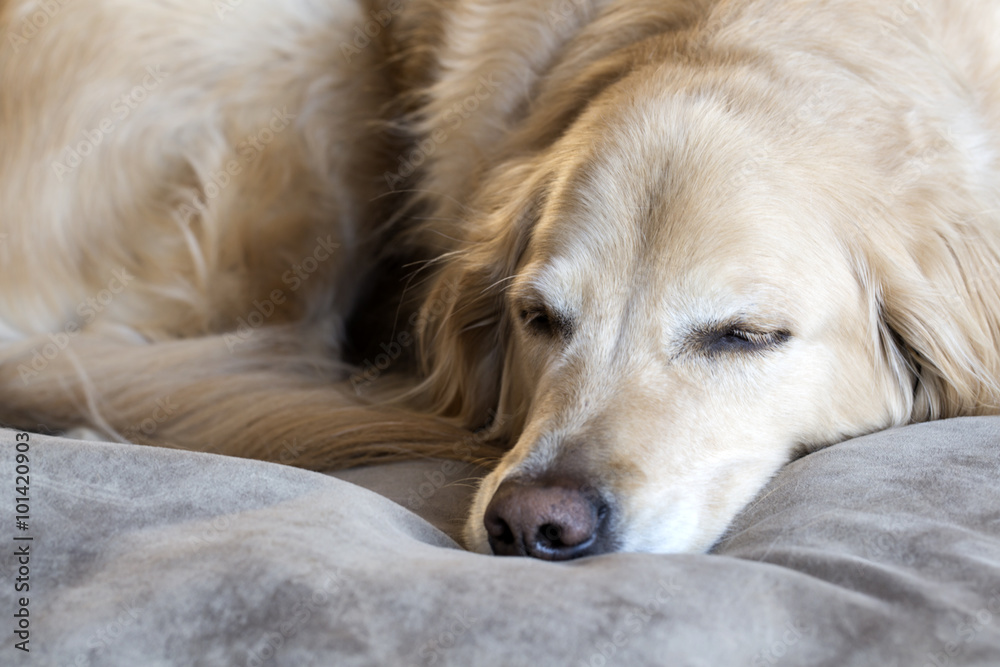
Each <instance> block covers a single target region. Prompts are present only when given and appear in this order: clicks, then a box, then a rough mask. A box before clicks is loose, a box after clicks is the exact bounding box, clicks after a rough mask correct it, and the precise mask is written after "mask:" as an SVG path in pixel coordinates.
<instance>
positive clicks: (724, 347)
mask: <svg viewBox="0 0 1000 667" xmlns="http://www.w3.org/2000/svg"><path fill="white" fill-rule="evenodd" d="M791 337H792V336H791V333H789V332H788V331H786V330H784V329H776V330H764V329H760V328H757V327H756V326H754V325H751V324H749V323H747V322H742V321H735V322H729V323H725V324H715V325H709V326H706V327H702V328H700V329H699V330H697V331H696V332H695V333H694V335H693V336H692V340H693V341H694V343H695V349H697V350H698V351H700V352H702V353H704V354H707V355H709V356H718V355H723V354H725V355H731V354H758V353H763V352H768V351H771V350H774V349H776V348H778V347H780V346H782V345H784V344H785V343H787V342H788V341H789V339H791Z"/></svg>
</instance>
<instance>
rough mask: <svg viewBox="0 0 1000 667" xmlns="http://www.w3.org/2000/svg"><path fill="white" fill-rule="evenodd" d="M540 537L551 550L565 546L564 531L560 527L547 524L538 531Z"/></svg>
mask: <svg viewBox="0 0 1000 667" xmlns="http://www.w3.org/2000/svg"><path fill="white" fill-rule="evenodd" d="M538 535H539V537H540V538H541V540H540V541H541V542H542V543H543V544H546V545H547V546H549V547H550V548H553V547H561V546H563V543H562V530H560V528H559V526H556V525H553V524H551V523H547V524H545V525H544V526H542V527H541V528H540V529H539V530H538Z"/></svg>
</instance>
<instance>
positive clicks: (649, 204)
mask: <svg viewBox="0 0 1000 667" xmlns="http://www.w3.org/2000/svg"><path fill="white" fill-rule="evenodd" d="M225 8H228V9H227V11H224V12H222V13H220V10H219V6H215V7H212V6H210V5H209V4H207V3H194V2H187V1H180V0H175V1H174V2H169V3H160V4H158V5H157V6H156V7H145V6H143V7H133V6H131V5H129V6H125V5H124V4H123V3H119V2H112V1H110V0H102V1H100V2H96V3H90V4H89V5H88V6H79V5H76V4H70V5H66V6H65V7H62V8H60V9H59V10H58V12H56V13H55V14H54V15H52V16H50V17H49V20H48V22H47V25H46V26H44V27H41V28H39V29H38V31H37V34H33V35H32V36H31V37H30V39H29V38H26V37H24V36H23V34H21V33H17V32H16V31H17V30H19V29H20V28H19V26H22V25H24V23H23V21H24V20H26V19H27V20H30V19H31V17H32V16H33V12H36V11H38V5H36V4H35V3H32V2H26V1H24V0H19V1H15V2H8V3H6V5H4V6H3V7H2V9H0V11H2V14H0V23H2V25H4V26H5V28H6V29H7V31H8V33H7V34H8V35H10V34H20V35H21V39H22V40H24V42H23V43H22V42H19V41H16V40H15V41H14V42H10V43H9V44H8V46H7V47H6V48H7V51H6V52H5V53H4V55H3V60H2V61H0V77H2V81H3V93H2V94H3V103H2V106H0V153H2V154H3V155H4V162H3V163H2V164H0V188H2V192H3V193H4V202H5V204H6V206H5V209H6V210H5V212H4V214H3V215H4V218H3V221H2V231H3V232H4V233H5V236H4V237H3V241H4V242H3V243H2V244H0V254H2V257H3V263H2V265H0V275H2V277H3V280H4V284H5V285H7V286H10V287H8V289H5V290H4V292H3V293H2V294H0V340H2V342H3V347H2V348H0V355H2V356H0V406H2V407H0V418H2V419H3V421H6V422H9V423H15V424H19V425H25V426H29V427H30V426H32V425H34V424H37V423H39V422H40V423H42V424H46V425H50V426H52V427H59V428H68V427H72V426H77V425H83V424H87V425H90V426H95V427H99V428H103V429H104V430H105V431H106V432H108V433H109V434H114V433H115V432H117V433H122V432H123V431H128V433H127V434H126V435H127V436H128V439H130V440H136V441H144V442H153V443H160V444H175V445H181V446H189V447H197V448H209V449H212V450H213V451H221V452H224V453H232V454H237V455H245V456H259V457H263V458H270V459H275V460H281V461H286V462H291V463H295V464H297V465H308V466H312V467H325V466H330V465H333V464H344V463H353V462H360V461H364V460H366V457H374V456H386V455H391V454H393V453H394V452H398V451H399V447H400V446H401V445H402V444H404V443H405V444H406V446H407V447H408V448H410V449H411V450H413V451H419V452H424V453H432V454H448V453H449V451H451V450H452V448H453V447H452V443H454V442H455V441H456V440H458V439H460V438H462V434H463V433H467V430H468V429H477V428H481V429H486V432H487V433H488V434H489V437H490V438H492V440H493V441H495V442H498V443H503V444H505V445H506V446H508V447H509V452H507V453H506V454H505V455H504V457H503V458H502V459H501V460H500V462H499V464H498V465H497V466H496V468H495V470H494V471H493V472H492V473H491V474H490V475H489V476H488V477H487V478H486V479H485V480H484V482H483V485H482V487H481V489H480V491H479V493H478V495H477V497H476V502H475V506H474V508H473V511H472V514H471V516H470V520H469V525H468V530H467V538H468V543H469V546H470V547H471V548H474V549H478V550H481V551H489V550H490V549H492V550H493V551H494V552H496V553H518V554H523V555H533V556H538V557H543V558H554V559H561V558H570V557H575V556H580V555H587V554H592V553H599V552H601V551H610V550H630V551H658V552H668V551H689V550H694V551H698V550H705V549H707V548H709V547H710V546H711V545H712V544H713V543H714V542H715V541H716V540H717V539H718V537H719V536H720V535H721V534H722V532H723V531H724V530H725V527H726V525H727V524H728V523H729V521H730V520H731V518H732V517H733V515H734V514H735V513H736V512H738V511H739V510H740V509H741V508H742V507H743V506H744V505H745V504H746V503H747V502H748V501H749V500H750V499H752V497H753V496H754V494H755V493H757V491H759V489H760V488H761V487H762V486H763V485H764V484H765V483H766V481H767V480H768V479H769V477H770V476H771V475H773V474H774V472H775V471H776V470H778V469H779V468H780V466H782V465H783V464H784V463H785V462H787V461H788V460H789V459H790V458H791V457H793V456H795V455H797V454H801V453H804V452H807V451H810V450H812V449H816V448H819V447H822V446H824V445H828V444H831V443H834V442H837V441H839V440H842V439H844V438H848V437H851V436H854V435H859V434H862V433H866V432H871V431H874V430H878V429H883V428H888V427H891V426H894V425H899V424H905V423H908V422H910V421H920V420H926V419H936V418H942V417H948V416H956V415H964V414H989V413H997V412H998V403H1000V352H998V348H1000V43H998V42H997V40H996V35H998V34H1000V7H997V6H994V5H993V4H991V3H981V2H972V1H971V0H969V1H966V2H947V3H946V2H943V0H933V1H924V2H916V1H915V0H908V1H907V2H903V3H899V4H896V3H888V4H887V3H878V2H869V1H867V0H864V1H861V0H857V1H851V0H838V1H829V2H811V3H806V2H798V1H792V0H760V1H752V0H743V1H741V2H708V1H705V2H698V1H692V0H689V1H675V2H624V1H623V2H583V1H581V2H567V1H565V0H561V1H560V2H555V1H553V2H541V3H500V2H475V1H473V0H458V1H455V2H447V3H446V2H430V1H427V0H411V1H410V2H408V3H402V2H401V3H389V4H386V5H377V4H373V5H371V6H360V5H356V4H354V3H351V2H346V1H345V2H339V1H338V2H318V1H314V0H296V1H295V2H291V3H285V4H283V5H281V6H280V7H278V6H272V5H266V6H265V4H264V3H262V2H254V1H250V0H245V1H244V2H242V3H240V4H239V5H238V6H229V5H225ZM12 31H14V32H13V33H12ZM98 35H99V36H100V38H97V36H98ZM15 47H16V48H15ZM408 193H409V194H408ZM389 251H391V252H389ZM398 254H407V255H411V256H412V257H414V258H426V259H428V260H429V261H428V262H427V264H426V265H424V266H422V268H421V269H420V271H419V272H418V274H419V275H420V276H421V280H418V281H415V282H416V283H417V284H416V285H415V286H414V287H412V290H410V291H409V292H408V293H407V294H415V295H416V296H417V301H418V303H419V308H418V309H416V310H415V311H414V312H413V313H412V316H411V315H410V313H409V312H408V311H407V304H408V303H409V301H407V300H406V299H404V300H403V303H402V305H401V306H400V307H399V309H398V312H400V313H402V314H403V317H402V321H403V323H404V324H402V326H406V325H412V326H413V327H414V328H415V336H416V338H415V342H414V345H413V349H414V350H415V351H416V357H417V359H416V364H417V366H416V370H415V371H414V372H413V373H412V376H411V379H410V380H404V381H396V380H394V379H392V378H390V377H386V378H378V377H376V378H369V379H370V380H371V381H370V382H367V381H366V382H365V383H362V385H361V386H360V387H359V384H358V383H357V382H351V378H352V376H353V377H355V378H356V377H357V371H356V370H354V369H351V368H347V367H345V366H344V365H343V364H342V363H340V362H339V361H338V359H339V358H341V357H342V356H343V354H344V348H345V346H349V345H352V344H356V341H352V336H351V334H349V333H348V328H349V327H348V324H347V322H348V320H349V319H350V318H356V317H357V314H358V313H359V312H361V311H365V310H368V309H386V306H385V305H383V304H382V303H381V302H380V300H379V299H378V298H373V297H372V295H371V294H370V293H368V292H366V291H365V289H364V285H365V282H366V281H364V280H359V279H358V276H359V275H362V274H364V273H365V272H369V271H379V270H380V269H379V268H377V267H380V266H383V265H384V262H385V261H387V258H388V260H389V261H391V260H392V259H393V258H394V257H396V256H398ZM373 267H376V268H373ZM424 275H428V276H429V278H427V279H426V280H423V276H424ZM398 290H400V291H401V290H402V287H401V286H400V287H399V288H398ZM404 296H406V295H404ZM389 310H392V311H393V313H392V315H394V316H395V315H396V312H397V308H396V307H395V306H394V307H393V308H391V309H389ZM349 316H350V317H349ZM390 321H391V325H390V327H389V328H387V329H386V330H385V331H382V332H381V333H379V334H374V335H372V336H370V338H371V339H372V340H377V341H381V342H383V346H382V348H381V349H384V350H386V351H388V350H393V349H397V348H401V347H408V344H405V345H404V344H401V343H400V342H399V341H400V340H401V339H398V338H396V336H397V333H396V332H397V330H398V327H399V326H400V322H398V318H397V321H392V318H390ZM392 325H396V326H392ZM385 341H388V344H385ZM404 343H405V341H404ZM393 345H395V346H396V348H393ZM47 346H51V347H47ZM376 349H378V348H376ZM386 358H387V359H388V356H387V357H386ZM401 367H402V364H401ZM395 375H397V376H399V375H404V374H401V373H397V374H395ZM400 385H402V387H400ZM355 390H359V391H360V392H361V393H362V394H363V395H362V396H361V397H360V398H359V397H358V396H357V393H358V391H355ZM164 396H171V397H173V398H174V400H175V402H176V404H177V405H178V406H179V407H178V409H177V411H176V414H174V415H171V417H170V419H167V420H163V423H162V424H158V425H157V427H156V428H155V430H154V432H151V433H146V432H145V431H144V430H143V429H135V428H134V427H133V428H130V427H132V426H134V425H135V424H142V423H143V416H144V415H145V414H146V412H145V411H148V410H149V407H148V406H149V405H150V404H151V403H153V402H155V400H156V399H158V398H162V397H164ZM248 415H250V416H251V417H249V418H248Z"/></svg>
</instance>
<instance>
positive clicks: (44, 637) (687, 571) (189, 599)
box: [0, 418, 1000, 667]
mask: <svg viewBox="0 0 1000 667" xmlns="http://www.w3.org/2000/svg"><path fill="white" fill-rule="evenodd" d="M0 443H2V444H3V450H2V451H3V456H2V465H0V483H2V485H3V487H4V489H5V490H4V493H3V494H2V498H3V501H2V502H3V509H2V512H0V517H2V518H3V521H2V524H0V525H2V526H3V527H4V530H3V533H2V535H0V537H2V538H3V539H4V541H5V543H6V545H7V546H5V547H4V548H3V554H4V556H3V558H2V560H0V562H2V564H3V573H4V577H3V581H2V584H0V618H3V619H5V620H4V621H3V622H2V623H0V628H2V631H3V641H2V643H0V664H2V665H21V664H24V665H54V666H64V665H122V666H127V667H135V666H138V665H143V666H145V665H289V666H301V665H331V666H336V667H342V666H343V667H348V666H351V665H390V666H396V665H456V666H462V667H467V666H470V665H497V666H505V667H506V666H519V665H543V666H548V665H571V666H573V667H578V666H583V665H591V666H595V667H599V666H601V665H680V666H683V665H690V666H705V667H720V666H730V665H747V666H748V667H753V666H755V665H787V666H789V667H792V666H799V665H829V666H830V667H843V666H845V665H871V666H872V667H893V666H899V667H923V666H924V665H927V666H930V667H942V666H943V665H981V666H983V667H987V666H989V667H997V666H998V665H1000V418H966V419H959V420H950V421H946V422H937V423H931V424H925V425H919V426H912V427H907V428H903V429H897V430H892V431H887V432H884V433H880V434H876V435H872V436H866V437H862V438H857V439H855V440H851V441H848V442H845V443H842V444H840V445H836V446H834V447H830V448H827V449H825V450H822V451H820V452H817V453H814V454H811V455H809V456H807V457H804V458H802V459H800V460H798V461H796V462H794V463H792V464H790V465H789V466H787V467H786V468H785V469H784V470H783V471H782V472H781V473H780V474H779V475H778V476H777V477H775V479H774V480H773V481H772V483H771V484H770V485H769V486H768V487H767V488H766V489H765V490H764V491H763V492H762V493H761V494H760V496H759V497H758V498H757V500H755V501H754V502H753V503H752V504H751V505H750V506H749V507H748V508H747V509H746V510H745V511H744V512H743V513H742V514H741V515H740V516H739V517H738V518H737V519H736V521H735V523H734V525H733V526H732V528H731V530H730V532H729V533H728V535H727V537H726V538H725V539H724V540H723V541H722V542H721V543H720V544H719V545H718V546H717V547H716V549H715V550H714V553H713V554H710V555H651V554H614V555H609V556H601V557H595V558H588V559H583V560H580V561H575V562H571V563H563V564H553V563H545V562H541V561H534V560H530V559H522V558H495V557H487V556H481V555H477V554H471V553H467V552H465V551H462V550H460V549H459V548H458V546H457V545H456V544H455V542H454V541H453V540H452V539H450V538H449V537H448V536H447V535H446V534H445V533H444V532H441V531H440V530H438V529H437V528H435V527H434V526H432V525H431V523H428V522H427V521H425V520H424V519H422V518H421V517H420V516H418V514H417V513H421V514H423V515H425V516H426V517H427V518H428V519H429V520H430V521H432V522H433V523H435V524H436V525H438V526H440V527H441V528H442V529H444V530H446V531H448V532H450V533H451V534H453V535H454V534H456V533H455V531H457V530H458V528H459V527H460V525H461V519H462V517H461V514H462V513H463V512H464V507H465V505H466V504H467V502H468V492H469V491H471V489H472V482H473V481H474V479H475V476H476V474H475V471H474V470H470V469H464V468H459V467H458V466H457V465H454V464H450V465H446V462H441V461H429V462H423V463H414V464H399V465H392V466H383V467H379V468H370V469H363V470H357V471H347V472H346V473H343V476H344V477H346V478H348V479H351V480H353V481H354V482H357V483H360V484H364V485H366V486H370V487H372V488H376V489H378V490H380V491H381V492H383V493H384V494H386V495H387V496H389V497H391V498H395V499H396V500H397V501H398V502H392V501H391V500H389V499H387V498H386V497H383V496H380V495H378V494H376V493H374V492H372V491H369V490H366V489H365V488H362V487H360V486H357V485H356V484H352V483H348V482H347V481H344V480H342V479H337V478H334V477H331V476H326V475H321V474H317V473H311V472H306V471H300V470H295V469H290V468H286V467H282V466H279V465H273V464H266V463H259V462H254V461H246V460H240V459H233V458H226V457H220V456H213V455H208V454H198V453H189V452H180V451H170V450H160V449H154V448H146V447H138V446H129V445H115V444H104V443H91V442H77V441H70V440H63V439H58V438H47V437H43V436H40V435H32V436H31V448H30V468H31V472H30V519H29V530H27V531H19V530H16V529H15V517H14V513H15V509H14V508H15V491H14V485H15V476H16V471H15V461H14V454H15V451H14V433H13V432H11V431H0ZM415 512H416V513H415ZM14 536H21V537H25V536H30V537H32V538H33V540H32V541H31V542H30V545H31V558H30V586H31V589H30V593H28V594H26V595H27V597H29V610H30V633H31V634H30V643H29V647H30V653H27V654H25V653H23V652H21V651H19V650H17V649H16V648H15V647H14V644H15V643H16V642H17V641H19V639H18V638H17V637H16V636H14V635H13V634H12V632H13V630H14V629H15V619H14V613H15V611H17V609H18V605H17V603H16V598H17V597H20V596H22V595H25V594H23V593H17V594H16V593H15V592H14V573H16V572H17V568H18V564H17V559H16V557H14V556H12V554H14V553H15V546H14V545H16V544H23V543H24V542H23V541H22V542H14V541H13V539H12V538H13V537H14Z"/></svg>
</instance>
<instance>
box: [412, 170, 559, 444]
mask: <svg viewBox="0 0 1000 667" xmlns="http://www.w3.org/2000/svg"><path fill="white" fill-rule="evenodd" d="M500 171H501V172H502V173H501V174H499V175H498V176H497V177H496V180H495V181H494V183H493V185H492V186H491V187H490V188H489V190H490V191H491V192H492V193H495V194H494V195H487V197H485V199H493V201H494V202H495V205H493V206H491V205H490V203H489V202H487V203H486V205H485V206H484V207H483V208H484V212H483V213H480V214H473V215H474V218H473V219H471V220H469V221H468V223H467V224H468V232H467V234H466V236H467V238H466V240H465V241H464V242H463V244H462V246H461V247H459V248H458V249H457V250H455V251H453V252H450V253H446V254H445V255H444V256H443V259H442V260H441V262H442V265H441V267H440V269H439V271H438V273H437V275H436V276H435V277H434V279H433V282H432V285H431V288H430V290H429V292H428V293H427V295H426V297H425V299H424V302H423V305H422V307H421V310H420V315H419V319H418V322H417V337H418V340H419V351H420V362H421V368H422V371H423V375H424V378H425V379H424V381H423V382H422V383H421V385H420V386H419V387H418V388H417V390H416V392H417V393H418V394H420V396H415V398H417V399H418V400H420V401H421V402H422V403H427V404H426V405H425V407H426V408H427V409H429V410H430V411H432V412H434V413H436V414H438V415H440V416H443V417H448V418H454V419H457V420H458V421H459V423H460V424H461V425H462V426H465V427H467V428H479V427H482V426H484V425H486V424H488V423H489V422H491V421H493V419H494V417H495V416H496V414H495V411H496V410H498V409H499V405H500V397H501V387H502V384H503V377H504V372H505V367H506V366H507V361H506V356H507V355H506V352H507V347H508V341H509V338H510V335H511V330H510V327H511V324H510V320H509V317H508V316H507V307H506V304H505V300H504V291H505V289H506V287H507V286H508V284H509V282H510V281H509V279H510V278H512V277H513V276H514V275H515V272H516V270H517V266H518V264H519V263H520V260H521V258H522V257H523V255H524V253H525V251H526V249H527V247H528V243H529V241H530V239H531V232H532V230H533V229H534V226H535V221H536V218H537V215H538V202H539V201H540V199H541V194H542V192H543V190H544V187H543V186H539V185H537V181H538V179H537V178H534V177H533V175H532V174H531V171H532V168H531V166H530V165H527V164H522V165H519V166H507V167H505V168H503V169H501V170H500ZM505 419H506V417H505Z"/></svg>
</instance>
